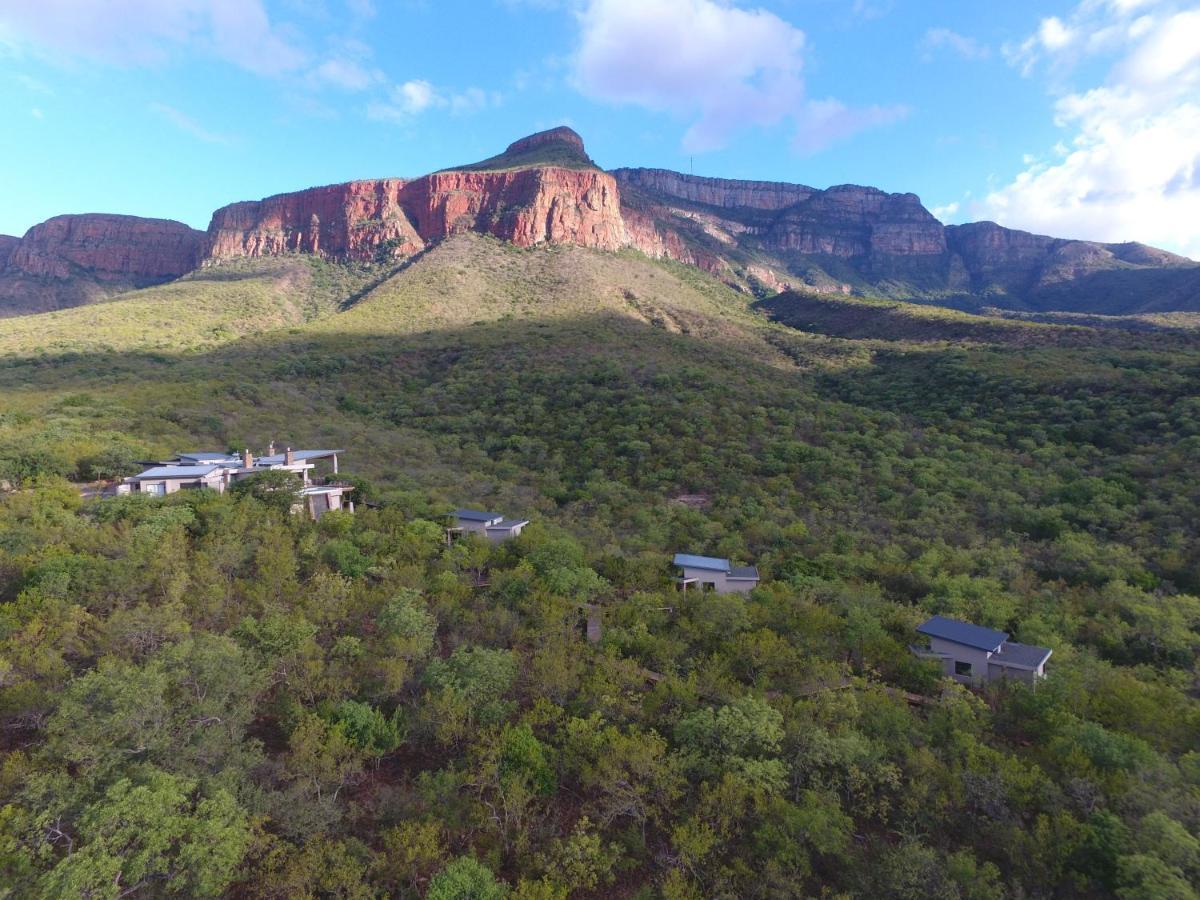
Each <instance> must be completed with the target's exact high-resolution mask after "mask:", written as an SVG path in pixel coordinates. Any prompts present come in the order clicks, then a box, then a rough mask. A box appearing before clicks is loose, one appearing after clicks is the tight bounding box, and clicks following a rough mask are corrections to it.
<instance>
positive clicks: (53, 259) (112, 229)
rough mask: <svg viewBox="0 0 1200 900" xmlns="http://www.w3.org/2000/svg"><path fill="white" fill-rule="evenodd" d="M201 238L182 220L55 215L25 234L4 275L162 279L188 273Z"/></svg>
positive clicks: (10, 257) (197, 260) (9, 259)
mask: <svg viewBox="0 0 1200 900" xmlns="http://www.w3.org/2000/svg"><path fill="white" fill-rule="evenodd" d="M203 240H204V234H203V232H200V231H196V230H195V229H192V228H189V227H188V226H186V225H184V224H183V223H182V222H174V221H170V220H168V219H142V218H138V217H137V216H115V215H106V214H100V213H89V214H85V215H74V216H55V217H54V218H53V219H47V220H46V221H45V222H43V223H42V224H40V225H34V226H33V227H32V228H30V229H29V231H27V232H26V233H25V236H24V237H23V238H21V240H20V242H19V243H18V244H17V245H16V247H14V248H13V249H12V251H11V252H10V253H9V256H8V262H7V265H6V268H7V270H8V271H10V272H13V271H15V272H18V273H20V274H23V275H31V276H35V277H41V278H60V279H63V278H71V277H73V276H75V275H77V274H79V273H80V272H81V271H83V272H86V273H87V274H89V275H90V276H92V277H96V278H99V279H104V278H107V277H115V278H130V279H133V280H135V281H146V282H150V281H155V280H157V281H166V280H168V279H171V278H178V277H179V276H180V275H183V274H184V273H185V272H190V271H191V270H192V269H194V268H195V267H196V265H197V263H198V262H199V259H200V251H201V248H202V246H203Z"/></svg>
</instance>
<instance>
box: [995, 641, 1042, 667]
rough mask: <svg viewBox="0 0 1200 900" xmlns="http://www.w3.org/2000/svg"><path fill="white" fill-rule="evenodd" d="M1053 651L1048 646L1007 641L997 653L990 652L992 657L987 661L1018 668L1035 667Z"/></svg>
mask: <svg viewBox="0 0 1200 900" xmlns="http://www.w3.org/2000/svg"><path fill="white" fill-rule="evenodd" d="M1053 652H1054V651H1053V650H1051V649H1050V648H1049V647H1035V646H1034V645H1033V644H1018V643H1017V642H1016V641H1007V642H1005V644H1004V646H1003V647H1002V648H1001V649H1000V652H999V653H994V654H992V658H991V659H990V660H988V662H994V663H999V664H1000V665H1002V666H1015V667H1016V668H1018V669H1036V668H1037V667H1038V666H1040V665H1041V664H1042V663H1044V662H1045V661H1046V660H1048V659H1049V658H1050V654H1051V653H1053Z"/></svg>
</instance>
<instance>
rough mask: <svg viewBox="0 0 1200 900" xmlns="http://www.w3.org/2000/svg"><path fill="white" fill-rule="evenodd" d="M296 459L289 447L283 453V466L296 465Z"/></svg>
mask: <svg viewBox="0 0 1200 900" xmlns="http://www.w3.org/2000/svg"><path fill="white" fill-rule="evenodd" d="M295 463H296V457H295V456H294V455H293V454H292V448H291V447H288V448H287V449H286V450H284V451H283V464H284V465H285V466H291V465H295Z"/></svg>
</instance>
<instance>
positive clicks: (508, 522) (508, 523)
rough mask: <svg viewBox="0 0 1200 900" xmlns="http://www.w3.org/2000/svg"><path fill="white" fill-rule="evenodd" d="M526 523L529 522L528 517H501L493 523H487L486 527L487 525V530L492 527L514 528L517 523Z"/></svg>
mask: <svg viewBox="0 0 1200 900" xmlns="http://www.w3.org/2000/svg"><path fill="white" fill-rule="evenodd" d="M528 524H529V520H528V519H501V520H500V521H499V522H497V523H496V524H495V525H489V526H487V527H488V530H489V531H490V530H491V529H493V528H496V529H506V528H516V527H517V526H519V525H528Z"/></svg>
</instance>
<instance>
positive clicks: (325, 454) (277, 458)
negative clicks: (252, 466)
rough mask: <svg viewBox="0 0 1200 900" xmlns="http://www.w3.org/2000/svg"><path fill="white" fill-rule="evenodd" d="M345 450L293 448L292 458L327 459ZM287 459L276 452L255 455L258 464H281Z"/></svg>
mask: <svg viewBox="0 0 1200 900" xmlns="http://www.w3.org/2000/svg"><path fill="white" fill-rule="evenodd" d="M345 452H346V451H345V450H293V451H292V459H294V460H295V461H296V462H305V461H307V460H310V459H327V458H329V457H331V456H336V455H337V454H339V453H345ZM285 459H287V455H286V454H284V453H276V454H274V455H272V456H258V457H255V462H257V463H258V464H259V465H260V466H279V465H283V461H284V460H285Z"/></svg>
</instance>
